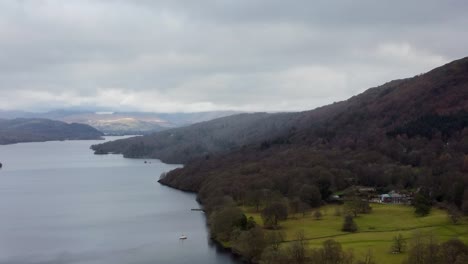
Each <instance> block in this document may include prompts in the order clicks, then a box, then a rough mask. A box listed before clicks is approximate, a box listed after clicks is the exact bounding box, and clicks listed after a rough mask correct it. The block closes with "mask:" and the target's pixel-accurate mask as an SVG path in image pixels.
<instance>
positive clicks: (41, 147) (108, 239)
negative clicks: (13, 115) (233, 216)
mask: <svg viewBox="0 0 468 264" xmlns="http://www.w3.org/2000/svg"><path fill="white" fill-rule="evenodd" d="M116 138H117V137H107V138H106V140H110V139H116ZM102 142H103V141H62V142H58V141H53V142H43V143H21V144H15V145H6V146H0V162H2V163H3V168H2V169H0V263H2V264H3V263H8V264H15V263H22V264H23V263H24V264H29V263H34V264H36V263H37V264H39V263H41V264H42V263H86V264H91V263H92V264H103V263H106V264H108V263H112V264H115V263H126V264H127V263H204V264H209V263H222V264H224V263H236V261H235V260H233V259H232V258H231V257H230V255H229V254H226V253H222V252H218V251H217V249H216V247H215V246H213V245H211V244H210V240H209V237H208V230H207V227H206V224H205V216H204V215H203V212H197V211H191V210H190V209H191V208H198V207H199V205H198V204H197V202H196V201H195V195H193V194H189V193H184V192H180V191H177V190H174V189H171V188H168V187H165V186H162V185H160V184H158V183H157V180H158V178H159V175H160V174H161V173H162V172H165V171H169V170H171V169H174V168H177V167H178V165H169V164H164V163H162V162H160V161H158V160H147V161H148V163H146V164H145V163H144V161H143V160H134V159H125V158H123V157H122V156H121V155H93V152H92V151H91V150H90V149H89V146H90V145H92V144H96V143H102ZM182 234H184V235H186V236H187V237H188V239H187V240H179V236H181V235H182Z"/></svg>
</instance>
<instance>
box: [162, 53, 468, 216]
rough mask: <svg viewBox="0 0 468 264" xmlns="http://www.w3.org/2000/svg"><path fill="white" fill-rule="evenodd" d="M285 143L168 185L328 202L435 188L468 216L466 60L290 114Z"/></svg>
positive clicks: (263, 144)
mask: <svg viewBox="0 0 468 264" xmlns="http://www.w3.org/2000/svg"><path fill="white" fill-rule="evenodd" d="M291 115H292V118H290V119H288V120H289V124H288V125H290V127H288V129H287V131H288V135H287V136H281V137H278V138H276V139H271V140H259V141H257V142H256V143H255V144H250V145H248V146H244V147H243V148H239V149H237V150H236V151H233V152H231V153H229V154H226V155H217V156H213V157H210V159H206V158H203V159H198V160H193V161H192V162H190V163H188V164H187V165H186V166H185V167H184V168H182V169H177V170H175V171H172V172H170V173H168V175H167V176H166V177H165V178H163V179H162V180H161V182H162V183H164V184H167V185H170V186H173V187H176V188H180V189H184V190H191V191H197V192H199V196H200V198H201V200H202V201H204V202H206V201H208V200H211V201H212V200H215V199H214V197H220V196H224V195H228V196H231V197H233V198H234V199H236V200H240V201H245V199H246V198H247V197H249V195H250V194H251V193H254V192H256V191H258V190H264V189H268V190H272V191H277V192H279V193H280V194H281V195H282V196H284V197H288V198H290V199H292V198H294V197H296V196H300V194H301V192H302V191H301V190H304V188H308V186H316V187H317V188H318V189H319V190H320V194H321V199H323V200H326V199H327V198H328V195H329V194H331V193H332V192H335V191H338V190H342V189H344V188H346V187H348V186H350V185H356V184H360V185H366V186H375V187H377V188H380V189H382V190H390V189H393V188H397V189H413V190H417V189H421V188H424V189H428V190H429V192H427V193H429V194H430V199H431V200H432V201H439V202H441V201H444V202H449V203H453V204H455V205H457V206H458V207H459V208H463V209H465V210H467V212H468V193H467V192H466V191H465V190H466V186H467V185H468V177H467V172H468V156H467V155H466V154H468V129H467V126H466V125H467V117H468V58H464V59H461V60H458V61H454V62H452V63H450V64H447V65H444V66H442V67H440V68H437V69H434V70H432V71H430V72H428V73H426V74H422V75H419V76H416V77H413V78H409V79H404V80H398V81H392V82H389V83H387V84H385V85H382V86H380V87H377V88H372V89H369V90H368V91H366V92H364V93H363V94H360V95H358V96H354V97H352V98H350V99H349V100H347V101H343V102H339V103H335V104H332V105H329V106H325V107H321V108H318V109H316V110H312V111H309V112H303V113H297V114H291Z"/></svg>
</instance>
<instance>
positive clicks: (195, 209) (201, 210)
mask: <svg viewBox="0 0 468 264" xmlns="http://www.w3.org/2000/svg"><path fill="white" fill-rule="evenodd" d="M190 211H200V212H205V210H203V209H201V208H192V209H190Z"/></svg>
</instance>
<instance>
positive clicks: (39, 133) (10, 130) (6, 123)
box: [0, 118, 103, 144]
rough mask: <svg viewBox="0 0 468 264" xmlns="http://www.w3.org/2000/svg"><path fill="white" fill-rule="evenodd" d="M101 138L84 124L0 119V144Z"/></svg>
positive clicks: (27, 119)
mask: <svg viewBox="0 0 468 264" xmlns="http://www.w3.org/2000/svg"><path fill="white" fill-rule="evenodd" d="M102 136H103V133H101V132H100V131H98V130H97V129H95V128H93V127H91V126H88V125H84V124H77V123H72V124H67V123H65V122H61V121H53V120H48V119H35V118H18V119H12V120H7V119H0V144H13V143H19V142H41V141H49V140H76V139H100V138H102Z"/></svg>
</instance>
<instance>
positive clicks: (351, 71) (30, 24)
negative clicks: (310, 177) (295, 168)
mask: <svg viewBox="0 0 468 264" xmlns="http://www.w3.org/2000/svg"><path fill="white" fill-rule="evenodd" d="M467 25H468V1H465V0H459V1H451V0H444V1H440V0H418V1H407V0H405V1H398V0H392V1H376V0H367V1H356V0H340V1H330V0H324V1H317V0H314V1H311V0H301V1H286V0H261V1H255V0H245V1H244V0H229V1H228V0H217V1H214V0H213V1H211V0H206V1H202V0H196V1H195V0H187V1H175V0H169V1H157V0H147V1H145V0H142V1H138V0H127V1H124V0H121V1H119V0H115V1H111V0H89V1H85V0H83V1H74V0H67V1H63V0H55V1H53V0H50V1H47V0H44V1H41V0H29V1H28V0H23V1H20V0H2V1H0V109H21V110H35V111H45V110H50V109H55V108H64V107H90V108H109V109H111V110H141V111H159V112H174V111H184V112H187V111H207V110H227V109H230V110H244V111H295V110H306V109H312V108H315V107H317V106H321V105H325V104H329V103H332V102H334V101H339V100H343V99H346V98H348V97H350V96H352V95H355V94H358V93H360V92H362V91H364V90H366V89H367V88H370V87H373V86H377V85H380V84H383V83H385V82H387V81H390V80H392V79H398V78H404V77H411V76H414V75H416V74H419V73H422V72H425V71H428V70H430V69H432V68H434V67H437V66H440V65H442V64H444V63H447V62H449V61H452V60H454V59H458V58H461V57H464V56H467V47H468V30H467Z"/></svg>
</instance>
